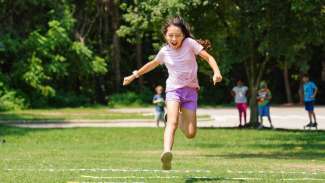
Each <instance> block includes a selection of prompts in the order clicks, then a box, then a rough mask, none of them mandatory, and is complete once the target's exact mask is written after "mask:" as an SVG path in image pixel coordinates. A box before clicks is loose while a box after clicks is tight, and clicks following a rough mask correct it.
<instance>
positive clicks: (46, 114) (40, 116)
mask: <svg viewBox="0 0 325 183" xmlns="http://www.w3.org/2000/svg"><path fill="white" fill-rule="evenodd" d="M120 111H121V110H119V111H118V112H117V111H112V110H111V108H105V107H100V108H62V109H28V110H18V111H6V112H0V120H41V121H42V122H43V121H44V120H58V121H60V120H62V121H64V120H79V119H81V120H116V119H154V116H153V110H152V112H151V113H143V112H128V111H125V112H120ZM198 118H199V119H206V120H207V119H209V118H210V117H209V116H207V115H199V116H198Z"/></svg>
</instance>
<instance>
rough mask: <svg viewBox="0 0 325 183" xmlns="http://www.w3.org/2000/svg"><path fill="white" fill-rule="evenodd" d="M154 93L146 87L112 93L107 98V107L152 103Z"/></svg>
mask: <svg viewBox="0 0 325 183" xmlns="http://www.w3.org/2000/svg"><path fill="white" fill-rule="evenodd" d="M153 95H154V93H153V92H152V91H150V90H148V89H145V90H144V91H142V92H139V93H136V92H125V93H119V94H113V95H111V96H110V97H109V99H108V106H109V107H118V106H146V105H151V104H152V98H153Z"/></svg>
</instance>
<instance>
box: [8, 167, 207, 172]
mask: <svg viewBox="0 0 325 183" xmlns="http://www.w3.org/2000/svg"><path fill="white" fill-rule="evenodd" d="M5 170H6V171H26V172H155V173H158V172H159V173H210V172H211V171H210V170H158V169H114V168H78V169H76V168H70V169H54V168H49V169H5Z"/></svg>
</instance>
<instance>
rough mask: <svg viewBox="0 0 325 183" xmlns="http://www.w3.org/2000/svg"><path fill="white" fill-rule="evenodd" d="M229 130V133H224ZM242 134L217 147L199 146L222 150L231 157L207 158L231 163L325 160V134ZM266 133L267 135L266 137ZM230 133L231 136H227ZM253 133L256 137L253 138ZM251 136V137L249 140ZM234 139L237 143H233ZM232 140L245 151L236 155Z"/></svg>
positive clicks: (261, 132)
mask: <svg viewBox="0 0 325 183" xmlns="http://www.w3.org/2000/svg"><path fill="white" fill-rule="evenodd" d="M224 130H226V131H227V130H229V129H224ZM229 132H240V133H238V134H240V135H241V136H240V137H236V135H238V134H233V135H232V136H230V135H229V136H228V137H227V138H224V141H223V140H221V141H219V142H218V141H216V142H215V143H207V142H204V143H199V144H197V145H198V146H200V147H202V148H207V149H213V148H216V149H218V148H222V149H223V150H226V151H229V152H227V153H217V154H206V155H203V156H205V157H221V158H227V159H241V158H255V159H256V158H257V159H258V158H261V159H302V160H314V159H316V160H317V159H318V160H325V132H324V131H313V132H310V131H308V132H306V131H297V130H280V131H278V130H262V131H260V130H251V129H249V130H246V131H245V130H244V131H243V130H238V131H229ZM263 132H265V133H263ZM226 133H227V132H226ZM251 133H256V135H255V136H254V135H252V136H251ZM245 135H247V137H246V136H245ZM231 138H233V139H231ZM227 139H229V140H232V141H231V142H230V143H233V144H234V145H236V146H237V147H238V148H241V150H240V151H239V152H238V151H237V152H236V151H233V149H232V148H231V147H229V144H227V142H226V140H227Z"/></svg>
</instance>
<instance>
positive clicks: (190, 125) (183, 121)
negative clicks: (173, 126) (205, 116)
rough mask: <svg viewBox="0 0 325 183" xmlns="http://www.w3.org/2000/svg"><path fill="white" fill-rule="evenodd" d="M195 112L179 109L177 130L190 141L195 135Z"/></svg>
mask: <svg viewBox="0 0 325 183" xmlns="http://www.w3.org/2000/svg"><path fill="white" fill-rule="evenodd" d="M196 123H197V121H196V111H193V110H189V109H185V108H181V115H180V118H179V128H180V129H181V131H182V132H183V134H184V135H185V136H186V137H187V138H189V139H191V138H194V137H195V135H196V127H197V124H196Z"/></svg>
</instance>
